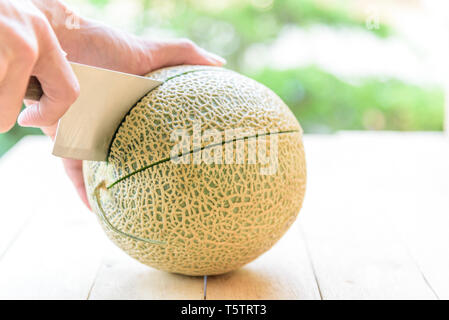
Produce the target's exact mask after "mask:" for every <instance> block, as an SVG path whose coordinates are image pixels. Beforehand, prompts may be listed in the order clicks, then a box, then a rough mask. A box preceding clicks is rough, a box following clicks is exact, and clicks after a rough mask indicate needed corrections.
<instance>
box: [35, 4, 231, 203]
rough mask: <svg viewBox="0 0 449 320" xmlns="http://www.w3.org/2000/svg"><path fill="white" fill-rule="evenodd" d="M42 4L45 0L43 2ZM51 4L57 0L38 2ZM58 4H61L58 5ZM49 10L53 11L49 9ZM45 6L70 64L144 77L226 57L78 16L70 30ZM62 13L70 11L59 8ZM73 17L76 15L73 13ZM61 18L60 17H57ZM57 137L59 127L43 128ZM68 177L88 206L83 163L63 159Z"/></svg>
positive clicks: (187, 43) (218, 61)
mask: <svg viewBox="0 0 449 320" xmlns="http://www.w3.org/2000/svg"><path fill="white" fill-rule="evenodd" d="M41 1H42V0H41ZM36 2H37V3H41V4H42V3H45V2H47V3H52V2H55V1H54V0H47V1H43V2H40V1H36ZM59 5H62V4H61V3H59ZM46 8H47V9H48V8H53V9H52V10H46ZM46 8H45V7H42V10H43V12H44V13H46V15H47V18H48V20H49V21H56V22H55V26H54V29H55V32H56V35H57V36H58V39H59V42H60V44H61V46H62V48H63V49H64V51H65V52H67V54H68V55H67V58H68V60H70V61H73V62H78V63H83V64H87V65H91V66H97V67H102V68H106V69H111V70H116V71H121V72H127V73H132V74H138V75H144V74H146V73H148V72H150V71H152V70H155V69H159V68H162V67H166V66H172V65H180V64H199V65H216V66H219V65H222V64H223V63H225V61H224V59H223V58H220V57H218V56H216V55H215V54H212V53H210V52H207V51H205V50H204V49H201V48H199V47H198V46H196V45H195V44H193V43H192V42H191V41H189V40H185V39H182V40H171V41H153V40H150V39H145V38H139V37H136V36H134V35H131V34H128V33H125V32H122V31H120V30H116V29H113V28H111V27H108V26H106V25H103V24H101V23H98V22H94V21H89V20H86V19H83V18H81V17H77V20H78V21H79V23H80V24H79V29H69V28H66V27H64V25H63V23H61V22H60V23H57V19H55V18H54V17H53V16H52V14H53V13H54V12H56V11H55V9H54V8H55V6H50V5H47V7H46ZM60 11H61V12H69V11H68V10H67V9H64V8H60ZM71 14H74V13H71ZM58 16H60V14H58ZM42 129H43V131H44V132H45V133H46V134H47V135H49V136H50V137H52V138H54V136H55V133H56V125H53V126H50V127H46V128H42ZM63 163H64V167H65V170H66V172H67V175H68V176H69V178H70V179H71V180H72V182H73V184H74V185H75V188H76V190H77V192H78V194H79V196H80V197H81V200H82V201H83V202H84V203H85V204H86V206H88V207H89V208H90V206H89V203H88V200H87V194H86V190H85V185H84V179H83V168H82V161H79V160H73V159H63Z"/></svg>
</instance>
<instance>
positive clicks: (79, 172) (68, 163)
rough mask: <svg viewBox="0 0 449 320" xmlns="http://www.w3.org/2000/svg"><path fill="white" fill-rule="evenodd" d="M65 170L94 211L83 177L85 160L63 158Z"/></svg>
mask: <svg viewBox="0 0 449 320" xmlns="http://www.w3.org/2000/svg"><path fill="white" fill-rule="evenodd" d="M62 162H63V164H64V168H65V171H66V173H67V175H68V176H69V178H70V180H71V181H72V183H73V185H74V186H75V189H76V191H77V192H78V195H79V197H80V198H81V201H82V202H83V203H84V204H85V205H86V206H87V208H89V210H91V211H92V209H91V207H90V204H89V200H88V198H87V192H86V186H85V184H84V178H83V162H82V161H81V160H73V159H62Z"/></svg>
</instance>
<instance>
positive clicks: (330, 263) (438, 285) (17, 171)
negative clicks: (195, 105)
mask: <svg viewBox="0 0 449 320" xmlns="http://www.w3.org/2000/svg"><path fill="white" fill-rule="evenodd" d="M305 143H306V154H307V161H308V189H307V192H306V199H305V203H304V208H303V210H302V211H301V213H300V216H299V219H298V221H297V222H296V223H295V224H294V225H293V227H292V228H291V229H290V230H289V232H288V233H287V234H286V236H285V237H284V238H283V239H282V240H281V241H280V242H279V243H278V244H277V245H276V246H275V247H274V248H273V249H272V250H271V251H269V252H268V253H266V254H264V255H263V256H262V257H260V258H259V259H257V260H256V261H255V262H253V263H251V264H249V265H248V266H246V267H244V268H242V269H241V270H239V271H236V272H233V273H230V274H226V275H223V276H216V277H209V279H208V281H207V293H206V298H207V299H353V298H355V299H370V298H373V299H395V298H398V299H415V298H422V299H448V298H449V139H448V138H446V137H444V136H443V134H438V133H359V132H353V133H349V132H342V133H339V134H336V135H323V136H320V135H308V136H306V138H305ZM50 149H51V145H50V143H49V141H47V139H46V138H43V137H29V138H26V139H24V140H22V141H21V142H20V143H19V144H18V145H17V146H16V147H15V148H14V149H12V150H11V151H10V152H9V153H8V154H7V155H6V156H4V157H3V158H2V159H0V179H1V184H0V194H1V207H0V208H1V210H0V298H3V299H5V298H6V299H15V298H43V299H47V298H57V299H204V296H205V292H204V288H203V278H197V277H185V276H180V275H173V274H168V273H165V272H161V271H157V270H154V269H151V268H149V267H146V266H144V265H141V264H139V263H138V262H136V261H134V260H133V259H131V258H129V257H128V256H127V255H126V254H124V253H122V252H121V251H120V250H119V249H117V248H116V247H115V246H114V245H112V243H111V242H109V240H108V239H107V238H106V236H105V235H104V233H103V231H102V230H101V229H100V227H99V224H98V223H97V221H96V218H95V217H94V215H93V214H92V213H90V212H89V211H87V210H86V209H85V208H83V205H82V204H81V202H80V201H79V200H78V198H77V196H76V194H75V192H74V190H73V189H72V186H71V184H70V182H69V181H68V179H67V178H66V177H65V175H64V172H63V169H62V166H61V164H60V161H59V160H58V159H56V158H54V157H52V156H51V155H50Z"/></svg>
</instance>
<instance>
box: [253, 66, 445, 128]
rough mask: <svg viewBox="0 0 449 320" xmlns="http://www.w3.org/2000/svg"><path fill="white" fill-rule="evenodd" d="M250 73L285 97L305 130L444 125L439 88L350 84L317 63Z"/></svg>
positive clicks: (390, 83)
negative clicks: (297, 67) (298, 67)
mask: <svg viewBox="0 0 449 320" xmlns="http://www.w3.org/2000/svg"><path fill="white" fill-rule="evenodd" d="M250 76H251V77H252V78H254V79H256V80H258V81H260V82H261V83H263V84H265V85H266V86H267V87H269V88H271V89H272V90H273V91H275V92H276V93H277V94H279V95H280V96H281V97H282V98H283V100H284V101H285V103H286V104H287V105H288V106H289V107H290V109H291V110H292V111H293V113H294V114H295V115H296V117H297V118H298V119H299V121H300V122H301V124H302V126H303V128H304V131H305V132H335V131H337V130H341V129H350V130H366V129H372V130H379V129H385V130H403V131H406V130H408V131H411V130H423V131H425V130H442V129H443V128H442V126H443V120H442V119H443V112H444V108H443V105H444V95H443V92H442V90H441V89H439V88H432V87H430V88H421V87H419V86H417V85H412V84H407V83H403V82H401V81H398V80H395V79H387V80H383V81H381V80H379V79H375V78H373V79H371V78H367V79H363V80H361V81H359V82H357V83H356V84H352V83H351V84H350V83H348V82H345V81H343V80H340V79H339V78H337V77H336V76H334V75H331V74H329V73H327V72H324V71H322V70H320V69H319V68H317V67H314V66H310V67H307V68H301V69H291V70H285V71H279V70H273V69H265V70H262V71H260V72H258V73H254V74H251V75H250Z"/></svg>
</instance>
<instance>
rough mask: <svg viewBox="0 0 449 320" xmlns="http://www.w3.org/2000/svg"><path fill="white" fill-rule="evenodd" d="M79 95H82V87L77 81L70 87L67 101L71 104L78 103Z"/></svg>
mask: <svg viewBox="0 0 449 320" xmlns="http://www.w3.org/2000/svg"><path fill="white" fill-rule="evenodd" d="M79 95H80V86H79V84H78V82H77V81H75V82H74V83H73V84H71V85H70V86H69V89H68V90H67V97H66V98H67V99H66V101H67V102H68V103H69V104H72V103H74V102H75V101H76V99H78V97H79Z"/></svg>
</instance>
